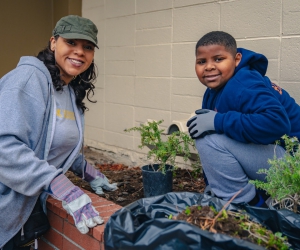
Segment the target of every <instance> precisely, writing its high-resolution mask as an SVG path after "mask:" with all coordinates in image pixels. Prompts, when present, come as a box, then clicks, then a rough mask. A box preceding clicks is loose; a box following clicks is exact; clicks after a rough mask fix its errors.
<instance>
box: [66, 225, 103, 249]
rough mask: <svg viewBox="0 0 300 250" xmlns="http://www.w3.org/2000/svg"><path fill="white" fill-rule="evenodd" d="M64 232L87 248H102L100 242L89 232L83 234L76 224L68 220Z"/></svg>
mask: <svg viewBox="0 0 300 250" xmlns="http://www.w3.org/2000/svg"><path fill="white" fill-rule="evenodd" d="M63 234H64V235H66V236H67V237H68V238H70V239H71V240H72V241H74V242H76V243H77V244H78V245H80V246H81V247H83V248H85V249H91V250H92V249H97V250H99V249H100V242H99V241H98V240H96V239H94V238H93V237H91V236H90V235H88V234H81V233H80V232H79V231H78V229H77V228H76V227H75V226H73V225H71V224H69V223H67V222H66V223H64V230H63Z"/></svg>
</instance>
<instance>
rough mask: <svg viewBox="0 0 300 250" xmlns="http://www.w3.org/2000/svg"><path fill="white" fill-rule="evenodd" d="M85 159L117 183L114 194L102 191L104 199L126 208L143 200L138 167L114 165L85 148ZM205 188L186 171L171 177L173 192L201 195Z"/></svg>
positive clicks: (199, 177) (197, 177)
mask: <svg viewBox="0 0 300 250" xmlns="http://www.w3.org/2000/svg"><path fill="white" fill-rule="evenodd" d="M84 152H85V158H86V159H87V161H89V162H90V163H91V164H93V165H94V166H95V167H96V168H98V169H100V171H101V172H102V173H103V174H105V176H106V177H107V178H108V180H109V181H110V183H115V182H116V183H118V189H117V190H116V191H114V192H108V191H106V190H104V195H99V196H102V197H105V198H106V199H108V200H110V201H113V202H114V203H116V204H118V205H120V206H126V205H128V204H130V203H132V202H134V201H136V200H138V199H141V198H144V190H143V178H142V171H141V168H140V167H130V168H129V167H128V166H125V165H124V164H121V163H115V162H114V161H113V159H111V158H108V157H107V156H105V155H103V154H101V153H100V152H97V151H95V150H92V149H90V148H89V147H85V149H84ZM66 175H67V177H68V178H69V179H70V180H71V181H72V182H73V183H74V184H75V185H77V186H79V187H82V188H84V189H86V190H88V191H91V192H94V191H93V190H92V189H91V187H90V185H89V183H88V182H86V181H84V180H82V179H81V178H79V177H77V176H76V175H74V174H73V173H72V172H70V171H68V172H67V173H66ZM204 188H205V184H204V180H203V177H202V175H201V174H200V173H197V174H196V173H194V172H192V171H190V170H187V169H177V170H175V172H174V177H173V192H197V193H203V191H204Z"/></svg>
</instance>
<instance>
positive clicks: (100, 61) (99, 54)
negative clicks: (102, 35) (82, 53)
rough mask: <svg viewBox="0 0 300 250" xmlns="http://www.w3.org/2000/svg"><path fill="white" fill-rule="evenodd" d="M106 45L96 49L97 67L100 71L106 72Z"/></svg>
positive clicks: (95, 59)
mask: <svg viewBox="0 0 300 250" xmlns="http://www.w3.org/2000/svg"><path fill="white" fill-rule="evenodd" d="M104 58H105V56H104V47H103V46H102V47H99V49H96V53H95V56H94V61H95V64H96V67H97V70H98V72H99V73H102V74H104Z"/></svg>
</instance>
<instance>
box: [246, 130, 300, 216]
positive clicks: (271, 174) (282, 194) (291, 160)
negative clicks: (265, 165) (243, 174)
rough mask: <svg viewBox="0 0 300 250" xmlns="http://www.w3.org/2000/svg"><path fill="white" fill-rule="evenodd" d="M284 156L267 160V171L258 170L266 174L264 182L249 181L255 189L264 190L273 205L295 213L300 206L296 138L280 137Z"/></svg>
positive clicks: (299, 164) (299, 160)
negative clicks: (284, 150)
mask: <svg viewBox="0 0 300 250" xmlns="http://www.w3.org/2000/svg"><path fill="white" fill-rule="evenodd" d="M282 139H283V141H284V143H285V148H286V154H285V155H284V157H283V158H277V157H276V155H275V156H274V158H273V159H269V160H268V162H269V164H270V168H269V169H260V170H259V171H258V173H260V174H266V182H263V181H259V180H251V181H250V183H252V184H254V185H255V186H256V187H257V188H260V189H263V190H265V191H266V192H267V193H268V194H269V195H270V196H271V197H272V199H273V200H274V202H273V205H274V206H276V205H279V208H287V209H289V210H292V211H294V212H295V213H296V212H300V211H298V206H299V205H300V148H299V141H298V139H297V138H296V137H288V136H287V135H285V136H283V137H282Z"/></svg>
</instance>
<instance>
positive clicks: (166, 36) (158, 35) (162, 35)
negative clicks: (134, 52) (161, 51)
mask: <svg viewBox="0 0 300 250" xmlns="http://www.w3.org/2000/svg"><path fill="white" fill-rule="evenodd" d="M171 39H172V29H171V28H161V29H147V30H138V31H136V45H154V44H164V43H171Z"/></svg>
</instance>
